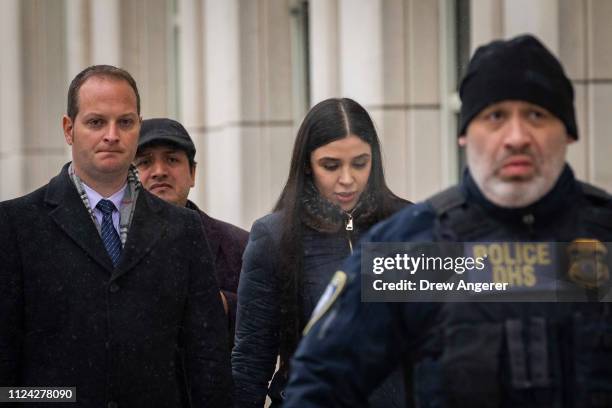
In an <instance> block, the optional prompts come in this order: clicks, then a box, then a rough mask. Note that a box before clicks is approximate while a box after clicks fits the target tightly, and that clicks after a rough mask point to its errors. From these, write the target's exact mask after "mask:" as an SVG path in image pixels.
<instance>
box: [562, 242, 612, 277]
mask: <svg viewBox="0 0 612 408" xmlns="http://www.w3.org/2000/svg"><path fill="white" fill-rule="evenodd" d="M567 252H568V255H569V268H568V276H569V278H570V280H571V281H572V282H574V283H576V284H577V285H580V286H582V287H585V288H587V289H595V288H598V287H600V286H602V285H604V284H606V283H607V282H608V281H609V280H610V271H609V269H608V265H607V264H606V255H607V254H608V249H607V248H606V247H605V245H604V244H603V243H601V241H598V240H596V239H586V238H581V239H576V240H574V241H572V243H571V244H569V246H568V247H567Z"/></svg>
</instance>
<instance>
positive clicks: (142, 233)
mask: <svg viewBox="0 0 612 408" xmlns="http://www.w3.org/2000/svg"><path fill="white" fill-rule="evenodd" d="M162 214H163V202H161V201H159V199H153V198H152V196H151V194H150V193H148V192H147V191H145V190H144V189H142V190H140V192H139V193H138V198H137V199H136V210H135V211H134V216H133V218H132V223H131V224H130V228H129V230H128V235H127V242H126V243H125V247H124V248H123V252H122V254H121V259H120V260H119V264H118V265H117V268H116V269H115V270H114V271H113V274H112V276H111V281H112V280H115V279H117V278H119V277H120V276H122V275H124V274H125V273H127V272H129V270H130V269H132V268H133V267H134V266H136V264H138V262H139V261H140V260H141V259H142V258H143V257H144V256H145V255H146V254H147V253H149V251H151V249H152V248H153V247H154V246H155V245H156V244H157V242H158V241H159V240H160V238H161V237H163V236H164V235H166V231H167V229H168V221H167V220H166V219H165V218H164V217H163V216H162Z"/></svg>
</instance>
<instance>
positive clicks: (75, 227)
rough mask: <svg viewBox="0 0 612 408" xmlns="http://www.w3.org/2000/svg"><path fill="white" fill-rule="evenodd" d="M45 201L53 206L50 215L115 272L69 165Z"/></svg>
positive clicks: (51, 183) (54, 182)
mask: <svg viewBox="0 0 612 408" xmlns="http://www.w3.org/2000/svg"><path fill="white" fill-rule="evenodd" d="M45 202H46V203H47V204H49V205H50V206H51V207H52V209H51V211H50V212H49V215H50V216H51V218H52V219H53V220H54V221H55V223H56V224H57V225H58V226H59V227H60V228H61V229H62V230H63V231H64V232H65V233H66V234H67V235H68V236H69V237H70V238H71V239H72V240H73V241H74V242H75V243H76V244H77V245H78V246H80V247H81V248H82V249H83V250H84V251H85V252H86V253H87V254H88V255H89V256H91V257H92V258H93V259H94V260H95V261H96V262H97V263H99V264H100V265H101V266H103V267H104V268H105V269H106V270H108V271H109V273H110V272H112V270H113V264H112V262H111V259H110V257H109V256H108V254H107V253H106V249H105V248H104V244H103V243H102V239H100V234H99V233H98V230H97V229H96V226H95V225H94V223H93V221H92V220H91V217H90V216H89V213H88V212H87V209H86V208H85V205H84V204H83V201H82V200H81V198H80V197H79V193H78V192H77V189H76V187H75V186H74V184H73V183H72V180H70V176H69V175H68V164H67V165H65V166H64V168H63V169H62V171H61V173H60V174H59V175H57V176H56V177H54V178H53V179H51V181H50V182H49V186H48V188H47V194H46V195H45Z"/></svg>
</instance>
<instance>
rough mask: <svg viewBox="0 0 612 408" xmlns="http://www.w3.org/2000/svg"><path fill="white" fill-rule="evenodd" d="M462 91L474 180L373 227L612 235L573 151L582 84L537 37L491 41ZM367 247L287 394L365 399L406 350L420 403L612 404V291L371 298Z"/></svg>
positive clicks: (407, 237)
mask: <svg viewBox="0 0 612 408" xmlns="http://www.w3.org/2000/svg"><path fill="white" fill-rule="evenodd" d="M460 96H461V100H462V107H461V120H460V128H459V144H460V145H461V146H464V147H465V149H466V153H467V164H468V166H467V170H466V172H465V174H464V178H463V181H462V182H461V183H460V184H459V185H458V186H454V187H451V188H450V189H449V190H446V191H444V192H442V193H439V194H437V195H435V196H434V197H432V198H430V199H429V200H427V201H426V202H424V203H421V204H419V205H415V206H413V207H410V208H407V209H405V210H403V211H401V212H400V213H398V214H396V215H395V216H394V217H392V218H391V219H389V220H387V221H385V222H383V223H381V224H379V225H378V226H376V227H374V228H373V230H372V231H371V232H370V234H369V235H368V236H367V237H366V240H369V241H372V242H418V241H421V242H423V241H453V242H474V241H485V242H491V241H506V242H510V241H511V242H572V241H575V240H577V239H579V238H582V239H587V241H588V240H592V241H593V242H597V241H595V240H598V241H601V242H606V241H612V221H611V220H612V198H611V197H610V196H609V195H608V194H606V193H605V192H603V191H601V190H599V189H597V188H595V187H593V186H590V185H588V184H585V183H582V182H579V181H577V180H576V179H575V178H574V174H573V172H572V170H571V168H570V167H569V166H568V165H567V164H566V163H565V158H566V151H567V146H568V145H569V144H570V143H572V142H574V141H575V140H577V139H578V129H577V127H576V121H575V116H574V106H573V99H574V91H573V88H572V85H571V83H570V81H569V79H568V78H567V77H566V75H565V73H564V71H563V68H562V67H561V65H560V63H559V61H558V60H557V59H556V58H555V57H554V56H553V55H552V54H551V53H550V52H549V51H548V50H547V49H546V48H545V47H544V46H543V45H542V44H541V43H540V42H539V41H538V40H537V39H536V38H534V37H532V36H529V35H523V36H519V37H516V38H514V39H511V40H508V41H494V42H492V43H490V44H488V45H485V46H482V47H480V48H479V49H478V50H477V51H476V53H475V54H474V56H473V58H472V60H471V61H470V64H469V66H468V71H467V74H466V76H465V77H464V78H463V80H462V83H461V86H460ZM575 242H578V241H575ZM574 245H577V244H574ZM597 245H598V246H597V247H598V248H599V247H603V246H602V245H601V244H600V243H598V244H597ZM602 251H603V252H605V248H603V249H602ZM360 256H361V253H360V252H356V253H355V254H354V255H353V256H352V257H351V258H349V260H348V261H347V262H346V263H345V265H344V271H339V272H337V274H336V276H335V277H334V280H333V281H332V283H331V284H330V287H329V291H328V293H330V294H331V295H330V296H329V297H328V298H322V300H321V302H320V307H319V308H318V310H319V311H320V313H319V315H321V317H320V318H318V320H317V318H316V316H315V317H314V321H312V324H310V325H309V327H308V329H309V331H308V333H307V335H306V336H305V338H304V339H303V341H302V342H301V344H300V346H299V348H298V350H297V352H296V354H295V357H294V360H293V361H292V373H291V376H290V382H289V385H288V387H287V390H286V391H287V399H286V401H285V403H286V404H285V405H284V406H285V407H289V408H293V407H300V408H304V407H358V406H364V404H365V403H364V401H366V396H367V395H368V393H369V392H370V391H371V390H372V389H373V388H374V387H375V386H376V385H377V384H378V383H380V382H381V381H382V379H383V378H384V377H385V376H386V375H387V374H388V373H389V372H391V371H392V370H394V369H395V368H396V367H397V366H398V365H400V364H403V365H404V366H405V367H406V374H407V375H406V380H407V382H408V383H409V387H410V388H408V389H412V391H413V392H412V395H411V396H410V400H411V401H410V403H411V404H412V405H413V406H417V407H463V406H470V407H498V406H507V407H536V406H538V407H540V406H542V407H544V406H546V407H553V406H554V407H570V406H571V407H595V406H612V346H611V345H612V318H611V316H610V308H609V306H608V304H607V303H581V304H578V303H524V302H523V303H516V302H515V303H511V302H506V303H501V302H499V303H482V302H462V303H442V302H439V303H390V302H387V303H385V302H379V303H366V302H361V289H360V286H361V279H362V277H361V276H360ZM577 270H578V271H580V268H578V269H577ZM604 272H605V270H604ZM603 275H604V276H605V273H603ZM536 278H537V277H536ZM515 283H516V282H515ZM512 288H513V290H515V291H520V290H521V285H520V282H519V284H515V285H514V286H512ZM325 310H327V311H325Z"/></svg>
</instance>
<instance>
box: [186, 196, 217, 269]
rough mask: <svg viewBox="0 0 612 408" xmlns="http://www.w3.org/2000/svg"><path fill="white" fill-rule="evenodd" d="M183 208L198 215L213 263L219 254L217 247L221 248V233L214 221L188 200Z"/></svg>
mask: <svg viewBox="0 0 612 408" xmlns="http://www.w3.org/2000/svg"><path fill="white" fill-rule="evenodd" d="M185 207H187V208H189V209H190V210H194V211H197V212H198V214H199V215H200V219H201V220H202V228H203V229H204V233H205V234H206V240H207V241H208V246H209V248H210V252H211V254H212V256H213V262H214V261H215V260H216V258H217V252H219V247H221V231H219V229H218V228H217V223H216V222H215V219H213V218H212V217H210V216H209V215H208V214H206V213H205V212H204V211H202V210H200V209H199V208H198V206H197V205H196V204H195V203H194V202H193V201H190V200H187V204H186V205H185Z"/></svg>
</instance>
